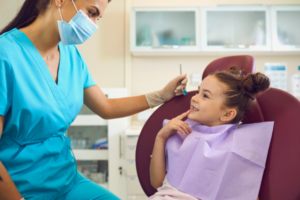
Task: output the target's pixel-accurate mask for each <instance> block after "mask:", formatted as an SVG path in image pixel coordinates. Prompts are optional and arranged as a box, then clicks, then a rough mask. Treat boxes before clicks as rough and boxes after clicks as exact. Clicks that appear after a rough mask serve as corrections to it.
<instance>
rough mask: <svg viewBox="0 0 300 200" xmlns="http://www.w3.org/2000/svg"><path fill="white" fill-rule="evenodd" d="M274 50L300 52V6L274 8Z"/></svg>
mask: <svg viewBox="0 0 300 200" xmlns="http://www.w3.org/2000/svg"><path fill="white" fill-rule="evenodd" d="M272 22H273V26H272V28H273V31H272V32H273V48H274V50H276V51H284V50H286V51H300V6H273V7H272Z"/></svg>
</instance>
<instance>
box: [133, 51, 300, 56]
mask: <svg viewBox="0 0 300 200" xmlns="http://www.w3.org/2000/svg"><path fill="white" fill-rule="evenodd" d="M246 54H247V55H258V56H260V55H267V56H279V55H287V56H294V55H299V56H300V50H295V51H249V50H240V51H236V50H228V51H225V50H224V51H181V52H180V51H177V52H174V51H172V52H171V51H164V52H163V51H160V52H153V51H138V52H132V55H133V56H145V57H146V56H217V55H220V56H231V55H246Z"/></svg>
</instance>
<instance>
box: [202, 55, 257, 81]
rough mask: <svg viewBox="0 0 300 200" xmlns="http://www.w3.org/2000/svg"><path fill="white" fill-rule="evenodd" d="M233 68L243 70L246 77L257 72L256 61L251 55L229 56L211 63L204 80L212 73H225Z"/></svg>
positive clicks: (205, 71)
mask: <svg viewBox="0 0 300 200" xmlns="http://www.w3.org/2000/svg"><path fill="white" fill-rule="evenodd" d="M233 66H235V67H237V68H238V69H240V70H242V73H243V74H244V75H247V74H249V73H254V72H255V60H254V58H253V57H252V56H249V55H241V56H227V57H223V58H219V59H217V60H214V61H212V62H211V63H209V64H208V66H207V67H206V68H205V70H204V72H203V74H202V80H203V79H204V78H205V77H206V76H208V75H209V74H210V73H213V72H216V71H225V70H228V69H230V67H233Z"/></svg>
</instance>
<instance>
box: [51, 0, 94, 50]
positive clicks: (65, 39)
mask: <svg viewBox="0 0 300 200" xmlns="http://www.w3.org/2000/svg"><path fill="white" fill-rule="evenodd" d="M72 3H73V5H74V7H75V9H76V11H77V13H76V15H75V16H74V17H73V18H72V19H71V21H70V22H69V23H67V22H65V21H63V18H62V15H61V11H60V8H58V9H59V14H60V17H61V21H60V20H58V21H57V23H58V30H59V35H60V39H61V42H62V44H63V45H74V44H82V43H84V42H85V41H86V40H87V39H89V38H90V37H91V36H92V35H93V33H95V31H96V30H97V29H98V26H97V25H96V24H95V23H94V22H93V21H92V20H91V19H90V18H89V17H88V16H87V15H86V14H85V13H84V12H82V11H81V10H79V11H78V10H77V8H76V5H75V3H74V1H73V0H72Z"/></svg>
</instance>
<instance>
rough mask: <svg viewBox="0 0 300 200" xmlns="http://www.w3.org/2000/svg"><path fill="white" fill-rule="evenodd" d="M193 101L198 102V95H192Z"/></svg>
mask: <svg viewBox="0 0 300 200" xmlns="http://www.w3.org/2000/svg"><path fill="white" fill-rule="evenodd" d="M192 102H195V103H198V99H197V95H195V96H193V97H192Z"/></svg>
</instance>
